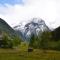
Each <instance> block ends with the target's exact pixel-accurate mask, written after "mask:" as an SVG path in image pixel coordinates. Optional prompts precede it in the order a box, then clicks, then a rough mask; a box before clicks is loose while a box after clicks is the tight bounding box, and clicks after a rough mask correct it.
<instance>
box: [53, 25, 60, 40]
mask: <svg viewBox="0 0 60 60" xmlns="http://www.w3.org/2000/svg"><path fill="white" fill-rule="evenodd" d="M52 36H53V39H54V40H56V41H57V40H60V26H59V27H57V28H56V29H54V30H53V31H52Z"/></svg>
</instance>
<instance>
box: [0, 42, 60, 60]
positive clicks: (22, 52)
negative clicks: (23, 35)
mask: <svg viewBox="0 0 60 60" xmlns="http://www.w3.org/2000/svg"><path fill="white" fill-rule="evenodd" d="M27 48H28V45H27V44H25V43H22V44H21V45H20V46H19V47H18V48H15V49H0V60H60V51H54V50H42V49H34V51H33V52H27Z"/></svg>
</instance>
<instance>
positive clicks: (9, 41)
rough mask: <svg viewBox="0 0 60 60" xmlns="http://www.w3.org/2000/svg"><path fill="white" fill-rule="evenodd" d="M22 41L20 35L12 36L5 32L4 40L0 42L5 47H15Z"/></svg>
mask: <svg viewBox="0 0 60 60" xmlns="http://www.w3.org/2000/svg"><path fill="white" fill-rule="evenodd" d="M20 42H21V39H20V38H19V37H18V36H15V37H13V38H12V37H10V36H9V35H8V34H6V33H3V38H2V41H1V42H0V43H1V44H0V45H1V47H3V48H13V47H17V46H18V45H19V44H20Z"/></svg>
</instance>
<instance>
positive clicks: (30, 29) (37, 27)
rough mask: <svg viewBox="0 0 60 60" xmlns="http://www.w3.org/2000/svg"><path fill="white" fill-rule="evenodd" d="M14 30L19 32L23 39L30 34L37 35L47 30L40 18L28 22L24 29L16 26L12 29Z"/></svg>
mask: <svg viewBox="0 0 60 60" xmlns="http://www.w3.org/2000/svg"><path fill="white" fill-rule="evenodd" d="M14 29H15V30H17V31H19V32H20V33H21V34H22V36H23V37H25V38H28V37H29V36H31V34H35V35H36V34H37V35H38V33H39V32H43V31H46V30H49V28H48V27H47V25H46V24H45V21H44V20H42V19H40V18H33V19H32V20H31V21H30V22H28V23H27V24H25V25H24V27H21V25H20V26H18V27H16V28H14Z"/></svg>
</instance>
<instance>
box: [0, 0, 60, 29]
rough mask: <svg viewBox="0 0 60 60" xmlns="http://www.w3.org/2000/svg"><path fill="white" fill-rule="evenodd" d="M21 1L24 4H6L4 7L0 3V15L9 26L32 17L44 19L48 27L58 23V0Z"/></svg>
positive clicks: (59, 11)
mask: <svg viewBox="0 0 60 60" xmlns="http://www.w3.org/2000/svg"><path fill="white" fill-rule="evenodd" d="M23 2H24V4H20V5H18V4H17V5H14V6H11V5H8V4H6V7H4V6H1V5H0V17H2V18H3V19H5V20H6V21H7V22H8V23H9V24H10V25H11V26H14V25H16V24H18V23H20V22H22V21H25V22H27V21H29V20H30V19H31V18H33V17H40V18H42V19H44V20H45V22H46V23H47V25H48V26H50V27H54V28H55V27H57V26H59V25H60V24H59V22H60V21H59V19H60V18H59V17H60V16H59V15H60V6H59V5H60V1H59V0H23ZM58 9H59V10H58ZM57 19H58V20H57ZM55 20H56V22H55ZM57 21H58V22H57ZM53 22H55V23H53ZM50 23H51V24H50ZM52 23H53V24H52ZM12 24H13V25H12Z"/></svg>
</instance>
